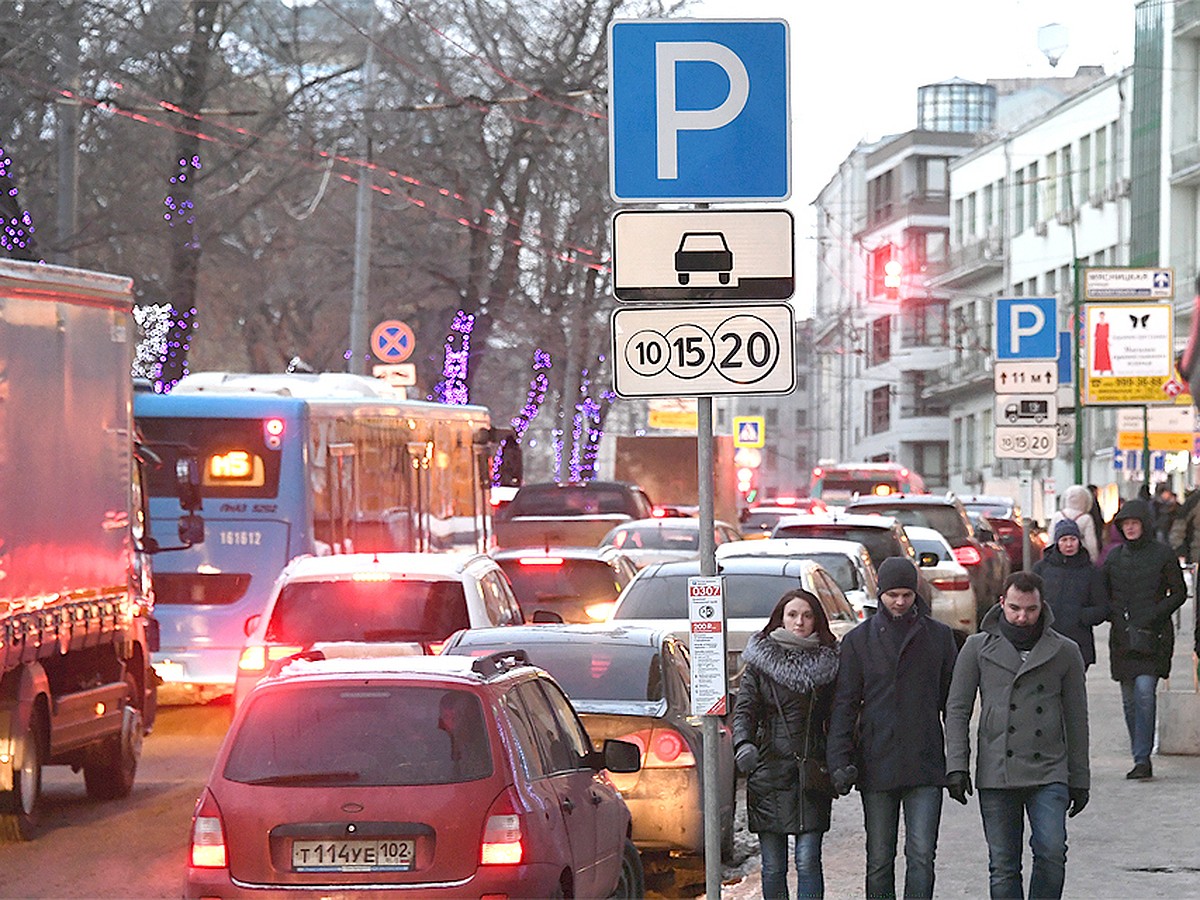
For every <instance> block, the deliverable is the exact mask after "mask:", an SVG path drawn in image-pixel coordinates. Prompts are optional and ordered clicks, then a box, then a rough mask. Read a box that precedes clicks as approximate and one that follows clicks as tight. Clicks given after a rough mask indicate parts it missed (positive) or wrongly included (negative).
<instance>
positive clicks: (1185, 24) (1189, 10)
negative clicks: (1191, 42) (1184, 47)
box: [1174, 0, 1200, 38]
mask: <svg viewBox="0 0 1200 900" xmlns="http://www.w3.org/2000/svg"><path fill="white" fill-rule="evenodd" d="M1174 36H1175V37H1177V38H1198V37H1200V0H1176V2H1175V28H1174Z"/></svg>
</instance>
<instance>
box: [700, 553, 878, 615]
mask: <svg viewBox="0 0 1200 900" xmlns="http://www.w3.org/2000/svg"><path fill="white" fill-rule="evenodd" d="M731 556H788V557H791V558H793V559H811V560H813V561H814V562H818V563H820V564H821V565H822V566H823V567H824V569H825V571H826V572H828V573H829V574H830V575H831V576H832V577H833V580H834V581H836V582H837V584H838V587H840V588H841V589H842V593H843V594H845V595H846V599H847V600H849V601H850V605H851V606H853V607H854V612H855V615H857V617H858V620H859V621H860V622H861V621H862V620H863V619H865V618H867V616H869V615H872V614H873V613H874V612H875V610H876V608H877V607H878V604H879V600H878V596H879V586H878V584H877V583H876V580H875V564H874V563H872V562H871V554H870V553H868V552H867V548H866V547H864V546H863V545H862V544H860V543H859V542H858V541H839V540H833V539H825V538H764V539H763V540H758V541H736V542H734V543H731V544H722V545H721V546H719V547H717V559H718V560H722V559H728V558H729V557H731Z"/></svg>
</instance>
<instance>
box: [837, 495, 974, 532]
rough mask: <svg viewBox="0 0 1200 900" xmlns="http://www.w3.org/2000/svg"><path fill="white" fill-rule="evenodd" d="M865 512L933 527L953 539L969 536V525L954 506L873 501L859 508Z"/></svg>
mask: <svg viewBox="0 0 1200 900" xmlns="http://www.w3.org/2000/svg"><path fill="white" fill-rule="evenodd" d="M857 511H859V512H865V513H876V514H878V515H881V516H892V517H894V518H895V519H896V521H898V522H899V523H900V524H901V525H921V526H923V527H925V528H932V529H933V530H934V531H936V532H937V533H938V534H940V535H942V536H943V537H945V538H949V539H951V540H953V539H955V538H965V537H967V526H966V523H964V522H963V516H962V513H960V512H959V511H958V508H957V507H954V506H934V505H932V504H920V505H918V504H915V503H914V504H912V505H908V506H906V505H903V504H900V505H897V506H888V505H886V504H883V503H872V504H870V505H869V506H863V507H862V508H861V509H859V510H857Z"/></svg>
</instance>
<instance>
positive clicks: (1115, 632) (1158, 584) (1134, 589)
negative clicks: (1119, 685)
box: [1104, 500, 1187, 681]
mask: <svg viewBox="0 0 1200 900" xmlns="http://www.w3.org/2000/svg"><path fill="white" fill-rule="evenodd" d="M1130 518H1138V519H1141V521H1142V529H1143V530H1142V535H1141V537H1139V538H1138V539H1137V540H1136V541H1129V540H1125V538H1124V535H1123V534H1122V535H1121V540H1122V544H1121V545H1120V546H1118V547H1115V548H1114V549H1113V551H1112V552H1111V553H1109V555H1108V558H1107V559H1105V561H1104V582H1105V585H1106V586H1107V587H1108V596H1109V621H1110V622H1112V628H1110V629H1109V631H1108V648H1109V660H1110V665H1111V668H1112V677H1113V678H1114V679H1115V680H1116V681H1123V680H1125V679H1128V678H1133V677H1135V676H1137V675H1155V676H1157V677H1159V678H1166V677H1168V676H1169V675H1170V674H1171V655H1172V654H1173V653H1174V652H1175V627H1174V623H1173V622H1172V620H1171V615H1172V613H1174V612H1175V610H1177V609H1179V607H1181V606H1183V604H1184V601H1185V600H1187V587H1186V585H1185V584H1184V582H1183V571H1182V570H1181V569H1180V568H1179V559H1178V558H1177V557H1176V556H1175V551H1174V550H1172V549H1171V548H1170V547H1168V546H1167V545H1166V544H1164V543H1162V542H1161V541H1158V540H1155V539H1154V519H1153V515H1152V513H1151V511H1150V504H1149V503H1147V502H1146V501H1144V500H1130V501H1129V502H1128V503H1126V504H1125V505H1124V506H1122V507H1121V508H1120V509H1119V510H1118V511H1117V514H1116V515H1115V516H1114V517H1113V523H1114V524H1115V525H1116V526H1117V532H1118V534H1121V531H1120V525H1121V522H1123V521H1124V520H1125V519H1130ZM1129 626H1133V627H1138V628H1148V629H1150V630H1151V631H1152V632H1153V634H1154V652H1153V653H1151V654H1149V655H1141V654H1136V653H1133V652H1132V651H1131V650H1130V649H1129V632H1128V629H1129Z"/></svg>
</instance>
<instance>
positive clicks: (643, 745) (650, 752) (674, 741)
mask: <svg viewBox="0 0 1200 900" xmlns="http://www.w3.org/2000/svg"><path fill="white" fill-rule="evenodd" d="M621 740H623V741H629V742H630V743H631V744H636V745H637V748H638V750H640V751H641V753H642V768H643V769H689V768H693V767H694V766H695V765H696V757H695V755H694V754H693V753H692V751H691V748H690V747H688V744H687V741H685V740H684V739H683V735H681V734H680V733H679V732H678V731H676V730H675V729H673V728H660V727H654V728H648V729H643V730H642V731H636V732H634V733H633V734H627V735H625V736H623V737H622V738H621Z"/></svg>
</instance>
